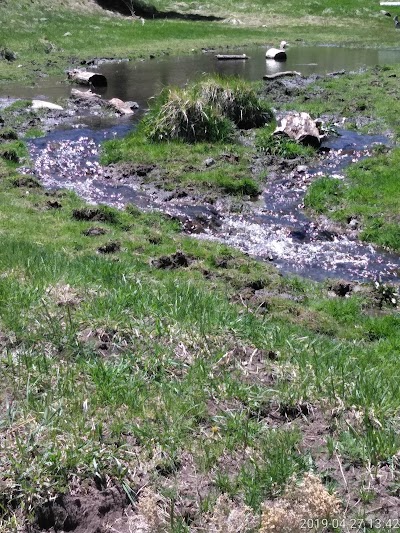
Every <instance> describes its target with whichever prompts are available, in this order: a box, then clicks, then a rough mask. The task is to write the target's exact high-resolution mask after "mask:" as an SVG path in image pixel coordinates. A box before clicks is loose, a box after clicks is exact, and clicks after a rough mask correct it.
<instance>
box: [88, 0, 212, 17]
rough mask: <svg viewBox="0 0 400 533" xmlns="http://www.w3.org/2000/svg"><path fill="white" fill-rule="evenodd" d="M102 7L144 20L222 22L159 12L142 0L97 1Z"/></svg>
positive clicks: (169, 12)
mask: <svg viewBox="0 0 400 533" xmlns="http://www.w3.org/2000/svg"><path fill="white" fill-rule="evenodd" d="M96 2H97V3H98V4H99V6H100V7H102V8H104V9H108V10H110V11H117V12H118V13H121V14H122V15H127V16H128V15H131V14H132V10H133V11H134V13H135V15H136V16H138V17H143V18H154V19H161V18H168V19H175V20H179V19H181V20H193V21H206V22H212V21H216V20H222V19H221V17H215V16H213V15H198V14H195V13H188V14H186V13H178V12H177V11H158V10H157V9H156V8H155V7H153V6H150V5H145V4H143V3H142V2H141V1H140V0H132V2H130V1H128V2H125V1H124V0H96Z"/></svg>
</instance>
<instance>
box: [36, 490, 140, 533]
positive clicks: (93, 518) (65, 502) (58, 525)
mask: <svg viewBox="0 0 400 533" xmlns="http://www.w3.org/2000/svg"><path fill="white" fill-rule="evenodd" d="M129 503H130V502H129V499H128V498H127V495H126V493H125V491H124V490H123V489H121V488H119V487H110V488H106V489H99V488H97V487H96V486H94V485H93V486H92V485H89V486H87V487H82V486H80V487H79V488H78V489H77V490H76V491H75V493H73V494H71V493H70V494H66V495H62V496H58V497H57V498H56V499H53V500H50V501H48V502H45V503H43V504H42V505H40V506H39V507H38V508H37V509H36V517H35V522H34V524H33V526H32V527H31V528H29V529H30V532H31V533H39V532H41V531H50V532H52V533H56V532H61V531H74V532H75V533H106V532H108V531H112V526H113V525H114V524H115V523H118V524H121V522H122V521H124V519H125V521H126V516H125V513H124V511H125V510H126V509H127V508H128V506H129ZM127 530H128V529H127Z"/></svg>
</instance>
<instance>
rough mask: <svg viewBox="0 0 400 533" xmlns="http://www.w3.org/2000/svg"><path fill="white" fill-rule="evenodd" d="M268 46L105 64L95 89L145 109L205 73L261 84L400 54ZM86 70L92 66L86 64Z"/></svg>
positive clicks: (48, 93) (18, 92)
mask: <svg viewBox="0 0 400 533" xmlns="http://www.w3.org/2000/svg"><path fill="white" fill-rule="evenodd" d="M265 50H266V47H265V48H263V47H257V48H241V49H239V50H229V51H226V50H225V51H224V52H225V53H228V54H234V53H239V54H241V53H244V52H245V53H246V54H247V55H248V56H249V59H248V60H239V61H218V60H217V59H216V58H215V54H216V53H217V51H208V52H204V53H202V54H192V55H187V56H178V57H169V56H164V57H162V58H155V59H149V60H146V61H134V62H130V61H120V62H104V63H100V65H99V66H98V67H97V68H96V71H98V72H100V73H102V74H104V75H105V76H106V77H107V80H108V86H107V87H106V88H104V89H102V90H101V91H100V90H96V91H97V92H100V93H101V95H102V96H103V97H104V98H107V99H109V98H114V97H116V98H120V99H121V100H135V101H136V102H138V104H139V105H140V107H141V108H142V109H143V107H146V105H147V101H148V99H149V98H151V97H152V96H154V95H155V94H157V93H158V92H159V91H160V90H161V89H162V88H163V87H165V86H167V85H184V84H185V83H186V82H188V81H191V80H193V79H196V78H197V77H199V76H201V75H202V74H203V73H217V74H223V75H235V76H240V77H242V78H245V79H248V80H252V81H255V80H261V79H262V77H263V75H264V74H274V73H276V72H280V71H283V70H296V71H298V72H301V73H302V74H303V75H306V76H308V75H310V74H326V73H328V72H332V71H338V70H342V69H344V70H347V71H357V70H360V69H362V68H365V67H371V66H375V65H383V64H394V63H400V50H399V49H394V50H379V49H370V48H343V47H332V46H295V45H293V46H289V47H288V49H287V61H285V62H276V61H271V60H266V59H265ZM87 69H88V70H94V67H91V66H88V67H87ZM70 90H71V86H70V84H69V83H65V82H64V81H63V80H60V79H59V78H41V79H38V80H37V82H36V84H35V86H31V87H24V86H21V85H16V84H13V85H8V86H0V96H11V97H13V98H39V97H42V98H46V99H49V100H51V101H54V100H56V99H58V98H61V97H66V96H69V94H70Z"/></svg>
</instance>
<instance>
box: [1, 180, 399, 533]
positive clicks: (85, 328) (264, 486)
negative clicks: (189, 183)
mask: <svg viewBox="0 0 400 533" xmlns="http://www.w3.org/2000/svg"><path fill="white" fill-rule="evenodd" d="M15 180H17V181H15ZM16 185H19V186H16ZM24 185H25V186H24ZM27 185H29V183H21V181H20V180H19V179H18V178H15V177H14V178H8V179H6V180H3V183H2V185H1V195H0V201H1V217H2V224H1V225H2V227H3V230H2V232H3V235H2V237H3V238H2V248H1V253H0V264H1V271H2V276H1V280H0V294H1V298H0V313H1V317H2V319H1V324H2V328H1V329H2V334H1V346H2V355H1V358H2V361H1V375H0V382H1V390H2V393H1V394H2V398H1V399H2V417H1V442H2V449H1V465H2V476H1V478H2V484H3V485H2V486H3V497H2V504H1V506H2V515H3V518H2V522H0V524H2V526H0V527H1V528H2V530H3V531H11V530H13V527H15V528H17V525H18V524H20V526H21V524H22V523H23V519H24V516H28V517H29V516H35V513H34V510H35V508H37V506H38V505H40V503H41V502H43V499H44V498H46V497H48V496H50V495H53V494H59V493H62V492H65V491H68V490H72V485H73V484H74V483H75V484H76V483H78V484H79V483H82V481H83V480H85V479H94V480H97V481H98V483H99V484H100V485H103V486H107V484H110V483H116V482H117V483H120V484H121V485H122V486H124V487H125V490H126V491H127V494H131V492H130V491H132V494H134V493H135V494H136V492H137V491H138V489H139V488H140V487H141V486H144V485H145V486H148V487H150V488H151V490H152V491H153V492H154V494H157V495H158V496H157V498H159V500H157V501H159V503H158V504H157V505H156V508H155V509H153V512H159V515H160V520H161V525H160V526H159V527H160V528H161V529H159V530H160V531H189V525H188V524H189V523H192V525H193V526H195V525H197V526H199V527H205V528H206V530H207V527H210V526H207V524H208V522H207V521H208V520H211V517H212V516H213V512H214V513H215V512H216V505H217V503H216V502H217V501H218V498H219V497H220V496H221V495H223V494H224V495H227V496H228V497H229V501H230V502H231V506H232V509H236V510H237V509H239V508H240V506H243V505H246V506H247V507H246V512H245V514H246V516H250V515H251V516H252V517H253V518H254V520H256V522H257V520H259V519H258V518H257V517H258V516H259V514H260V512H261V511H260V509H261V508H262V507H261V505H262V503H263V502H264V501H267V502H270V503H269V505H272V504H271V502H272V501H274V498H275V499H276V498H277V497H278V496H279V495H282V493H283V489H284V487H285V485H286V484H287V483H288V482H290V480H291V479H292V478H293V479H298V480H300V479H301V478H302V477H303V475H304V473H305V472H310V471H311V472H315V473H317V474H319V475H322V474H323V475H328V473H329V476H330V479H331V481H330V482H329V483H328V486H327V488H328V489H329V490H330V491H335V490H336V491H338V494H340V495H343V497H344V494H345V492H346V490H351V495H352V497H353V498H354V501H356V500H357V499H359V502H358V503H357V505H355V506H354V508H351V510H349V512H348V513H349V514H348V516H349V518H354V517H364V518H366V517H367V516H369V515H368V514H365V513H366V511H367V510H368V509H369V508H371V502H372V507H373V506H374V502H375V506H376V502H377V501H378V502H379V501H380V495H379V494H378V493H377V492H376V491H375V489H374V487H375V483H377V480H378V479H381V478H382V477H383V472H384V471H385V469H386V465H389V466H390V468H391V469H392V473H393V478H391V481H390V486H388V487H387V496H388V497H390V495H395V494H396V491H397V490H398V489H397V487H398V481H397V467H396V464H397V463H396V461H397V459H396V457H397V455H396V454H397V451H398V449H399V444H400V443H399V436H398V433H397V424H398V418H397V415H398V395H397V390H398V364H397V363H398V362H397V359H398V351H399V348H400V336H399V331H400V328H399V326H400V318H399V316H398V314H397V312H396V308H395V305H394V304H393V303H392V302H391V298H390V297H388V294H386V293H385V291H384V290H383V289H385V288H384V287H383V288H376V287H374V286H372V285H371V286H370V287H369V286H365V287H364V288H363V290H362V291H361V292H357V291H355V290H354V292H353V290H352V289H350V292H349V297H347V298H341V297H339V296H336V294H339V292H340V291H339V289H338V288H339V285H340V283H338V282H331V283H329V282H327V283H326V284H323V285H317V284H313V283H311V282H307V281H304V280H300V279H295V278H294V279H291V278H283V277H281V276H279V275H278V274H277V273H276V272H275V270H274V269H273V268H272V267H268V266H267V265H264V264H261V263H257V262H255V261H253V260H251V259H249V258H245V257H243V256H242V255H240V254H239V253H236V252H234V251H233V250H230V249H227V248H225V247H222V246H219V245H213V244H204V243H200V242H198V241H193V240H192V239H190V238H188V237H184V236H183V235H181V233H180V231H179V227H178V226H177V224H176V223H175V222H171V221H168V220H166V219H164V218H163V217H162V216H159V215H143V214H141V213H139V212H137V211H136V209H134V208H132V209H127V210H126V211H125V212H117V211H113V210H110V209H105V208H104V209H102V208H101V209H98V210H97V211H96V210H95V212H92V213H91V214H90V213H89V215H88V209H87V208H86V207H85V206H83V205H82V203H81V202H80V201H79V200H78V199H77V198H75V197H74V196H73V195H71V194H67V193H59V194H56V197H55V198H56V199H57V202H58V204H59V206H58V207H57V208H54V206H53V207H52V205H53V204H52V202H54V200H55V198H52V197H51V196H49V195H48V193H46V192H45V191H44V190H42V189H40V188H32V187H30V188H29V187H27ZM30 185H32V184H30ZM85 213H86V215H85ZM84 218H89V220H82V219H84ZM90 218H91V219H92V220H90ZM92 227H96V228H101V229H102V230H104V234H100V235H99V236H92V237H91V236H86V235H85V234H84V232H85V231H87V230H88V229H89V228H92ZM99 233H101V232H99ZM110 243H114V246H113V247H111V249H112V250H114V251H113V252H112V253H104V250H107V248H106V247H104V246H105V245H106V244H110ZM101 250H103V252H102V251H101ZM108 250H110V247H109V248H108ZM177 251H180V252H182V253H183V254H184V255H185V257H186V258H187V260H188V266H186V267H185V266H183V267H181V268H179V270H175V269H174V270H162V269H160V268H157V262H154V260H157V259H158V258H160V257H162V256H165V255H168V256H171V255H172V254H175V253H176V252H177ZM261 288H263V289H265V292H266V294H267V296H265V295H263V291H261V293H257V290H258V289H261ZM335 291H336V293H335ZM288 294H289V295H290V298H288V296H287V295H288ZM391 297H393V294H392V295H391ZM328 427H329V428H330V429H329V431H328V430H327V429H326V428H328ZM324 428H325V429H324ZM321 430H323V433H322V435H321V438H320V439H316V440H315V442H314V443H312V440H313V439H312V436H313V435H314V437H315V436H316V435H317V434H318V431H321ZM310 438H311V441H310V442H309V440H308V439H310ZM133 450H134V454H132V451H133ZM187 464H190V465H191V467H190V468H191V469H192V470H193V478H191V482H190V483H189V485H187V484H186V485H185V481H184V476H183V474H182V469H183V467H184V465H187ZM338 464H339V465H342V468H343V469H344V472H345V473H344V479H345V480H346V476H347V474H346V472H348V471H349V469H350V470H351V471H352V476H351V478H350V477H349V479H348V480H347V481H346V483H348V485H349V486H350V489H349V486H347V487H346V486H344V484H343V478H342V477H341V475H340V473H339V472H340V471H338ZM322 465H323V466H322ZM77 480H78V481H77ZM204 483H206V486H207V490H206V493H205V494H203V495H199V494H198V492H197V491H198V486H202V484H204ZM324 490H326V489H324ZM305 492H306V491H305ZM135 499H136V496H135ZM188 501H189V502H190V503H191V506H192V507H191V513H190V516H189V517H187V516H186V515H185V512H184V511H183V510H182V509H183V508H184V506H185V505H187V503H188ZM332 505H333V504H332ZM164 507H165V508H166V509H167V510H168V513H170V511H171V508H172V507H173V508H174V509H175V511H174V512H175V513H176V515H174V517H173V518H172V519H171V516H170V515H169V514H168V513H167V514H168V516H169V518H168V520H166V519H165V516H164V514H163V509H164ZM164 511H165V509H164ZM243 512H244V511H243ZM32 513H33V514H32ZM310 513H311V515H310V516H312V512H311V511H310ZM363 513H364V514H363ZM342 515H343V511H342V510H341V511H340V513H339V516H342ZM163 516H164V518H162V517H163ZM301 516H303V515H301ZM304 516H306V515H304ZM327 516H328V515H327ZM185 517H186V518H185ZM312 517H313V518H314V519H315V518H316V517H315V516H312ZM317 517H319V518H325V516H321V515H319V516H317ZM163 520H164V521H163ZM171 520H172V521H173V525H171ZM264 522H265V524H264V525H265V529H264V530H265V531H270V529H268V527H269V526H268V520H267V518H266V517H264ZM257 523H258V522H257ZM177 524H179V527H178V525H177ZM243 527H244V526H243ZM282 527H283V526H282ZM343 530H345V529H343ZM157 531H158V530H157ZM217 531H218V530H217ZM232 531H233V530H232ZM242 531H253V529H250V528H247V529H246V528H245V527H244V529H242ZM282 531H286V530H285V529H282Z"/></svg>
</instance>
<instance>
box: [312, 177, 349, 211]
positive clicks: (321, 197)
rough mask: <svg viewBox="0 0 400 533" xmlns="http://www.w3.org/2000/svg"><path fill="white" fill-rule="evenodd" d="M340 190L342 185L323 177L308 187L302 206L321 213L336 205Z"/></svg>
mask: <svg viewBox="0 0 400 533" xmlns="http://www.w3.org/2000/svg"><path fill="white" fill-rule="evenodd" d="M341 190H342V183H341V182H340V181H339V180H337V179H335V178H330V177H328V176H324V177H322V178H320V179H318V180H317V181H314V183H312V184H311V185H310V187H309V188H308V191H307V194H306V196H305V198H304V205H305V207H308V208H311V209H313V210H314V211H316V212H317V213H323V212H324V211H326V210H327V208H328V207H329V206H332V205H335V204H337V203H338V201H339V197H340V191H341Z"/></svg>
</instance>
